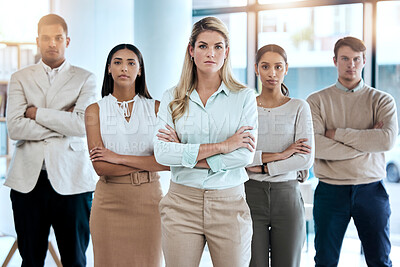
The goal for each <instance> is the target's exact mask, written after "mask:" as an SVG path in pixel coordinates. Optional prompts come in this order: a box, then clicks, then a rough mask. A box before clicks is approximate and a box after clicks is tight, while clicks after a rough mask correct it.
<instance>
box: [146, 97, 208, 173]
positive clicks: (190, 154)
mask: <svg viewBox="0 0 400 267" xmlns="http://www.w3.org/2000/svg"><path fill="white" fill-rule="evenodd" d="M172 93H173V90H172V89H170V90H168V91H166V92H165V93H164V95H163V98H162V100H161V103H160V108H159V110H158V115H157V122H156V127H155V131H154V136H153V142H154V156H155V158H156V161H157V162H158V163H160V164H161V165H165V166H170V167H179V166H184V167H188V168H193V167H194V166H196V164H197V155H198V154H199V148H200V144H181V143H173V142H164V141H161V140H158V137H157V133H158V130H159V129H162V128H165V125H167V124H168V125H169V126H171V127H172V128H175V127H174V124H173V122H172V117H171V112H170V111H169V107H168V106H169V103H170V102H171V101H172V98H173V97H172Z"/></svg>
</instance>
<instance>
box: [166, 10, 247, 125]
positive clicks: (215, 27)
mask: <svg viewBox="0 0 400 267" xmlns="http://www.w3.org/2000/svg"><path fill="white" fill-rule="evenodd" d="M204 31H215V32H218V33H219V34H221V35H222V37H223V38H224V39H225V45H226V48H228V47H229V33H228V29H227V28H226V26H225V24H224V23H223V22H222V21H221V20H219V19H218V18H215V17H205V18H203V19H201V20H199V21H198V22H196V23H195V24H194V25H193V29H192V34H191V35H190V39H189V44H188V47H187V49H186V54H185V60H184V63H183V68H182V74H181V78H180V80H179V83H178V85H177V86H176V87H175V90H174V99H173V100H172V101H171V103H170V104H169V109H170V110H171V116H172V121H173V122H174V124H175V122H176V121H177V120H179V119H180V118H181V117H182V116H183V114H185V112H186V110H187V109H188V105H189V96H190V94H191V93H192V92H193V90H194V89H195V87H196V85H197V71H196V64H194V61H193V60H192V59H191V56H190V53H189V48H190V46H192V47H195V43H196V40H197V37H198V36H199V34H200V33H202V32H204ZM220 77H221V80H222V82H223V83H224V84H225V85H226V86H227V87H228V89H229V90H231V91H239V90H241V89H243V88H246V86H244V85H243V84H241V83H240V82H239V81H237V80H236V79H235V78H234V77H233V74H232V68H231V61H230V55H229V53H228V55H227V57H226V59H225V61H224V64H223V66H222V67H221V70H220Z"/></svg>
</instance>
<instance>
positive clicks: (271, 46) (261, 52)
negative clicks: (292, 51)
mask: <svg viewBox="0 0 400 267" xmlns="http://www.w3.org/2000/svg"><path fill="white" fill-rule="evenodd" d="M267 52H273V53H277V54H279V55H280V56H281V57H282V58H283V60H284V61H285V63H286V64H287V55H286V51H285V49H283V48H282V47H280V46H279V45H276V44H269V45H264V46H263V47H261V48H260V49H258V51H257V54H256V64H257V66H258V63H259V62H260V60H261V57H262V56H263V55H264V54H265V53H267ZM281 92H282V94H283V95H284V96H289V88H287V87H286V85H285V84H284V83H282V86H281Z"/></svg>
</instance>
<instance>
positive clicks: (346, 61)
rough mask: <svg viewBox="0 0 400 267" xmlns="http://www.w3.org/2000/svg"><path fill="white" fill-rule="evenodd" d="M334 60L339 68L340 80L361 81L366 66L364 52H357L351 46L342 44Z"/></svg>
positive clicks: (347, 81)
mask: <svg viewBox="0 0 400 267" xmlns="http://www.w3.org/2000/svg"><path fill="white" fill-rule="evenodd" d="M333 62H334V63H335V66H336V68H337V70H338V76H339V81H343V82H345V83H349V82H359V81H360V80H361V73H362V70H363V68H364V66H365V58H364V56H363V52H355V51H353V49H351V48H350V47H349V46H342V47H340V48H339V50H338V52H337V58H333Z"/></svg>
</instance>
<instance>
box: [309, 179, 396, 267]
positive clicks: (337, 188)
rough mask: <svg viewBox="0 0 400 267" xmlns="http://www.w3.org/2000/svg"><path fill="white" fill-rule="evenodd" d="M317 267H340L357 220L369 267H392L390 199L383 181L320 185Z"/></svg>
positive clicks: (316, 201) (316, 211) (316, 216)
mask: <svg viewBox="0 0 400 267" xmlns="http://www.w3.org/2000/svg"><path fill="white" fill-rule="evenodd" d="M313 212H314V220H315V242H314V244H315V251H316V255H315V257H314V260H315V266H324V267H330V266H337V264H338V261H339V255H340V249H341V247H342V242H343V238H344V235H345V232H346V229H347V226H348V224H349V222H350V219H351V218H353V220H354V224H355V226H356V228H357V232H358V236H359V238H360V240H361V244H362V246H363V249H364V253H365V259H366V262H367V264H368V266H374V267H375V266H392V262H391V260H390V258H389V254H390V248H391V245H390V240H389V217H390V213H391V211H390V204H389V196H388V194H387V193H386V190H385V188H384V186H383V184H382V181H378V182H374V183H370V184H361V185H331V184H327V183H324V182H321V181H320V182H319V184H318V186H317V189H316V190H315V195H314V211H313Z"/></svg>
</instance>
